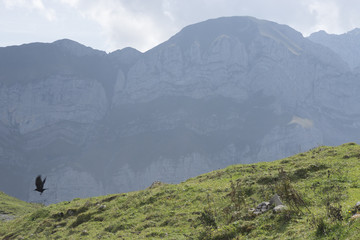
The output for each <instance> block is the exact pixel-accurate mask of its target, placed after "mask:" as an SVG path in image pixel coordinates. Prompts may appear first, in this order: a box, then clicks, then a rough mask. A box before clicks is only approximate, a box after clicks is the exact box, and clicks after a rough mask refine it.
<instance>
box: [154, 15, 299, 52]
mask: <svg viewBox="0 0 360 240" xmlns="http://www.w3.org/2000/svg"><path fill="white" fill-rule="evenodd" d="M219 36H228V37H230V38H236V39H238V40H239V41H240V42H242V43H243V44H244V45H248V44H250V43H251V42H253V41H254V40H255V39H256V38H258V37H265V38H271V39H273V40H275V41H277V42H280V43H281V44H283V45H285V46H286V47H288V48H289V49H292V50H296V49H298V47H297V45H298V43H299V42H301V40H302V39H303V36H302V34H301V33H299V32H297V31H295V30H294V29H292V28H290V27H289V26H286V25H281V24H277V23H275V22H271V21H267V20H261V19H257V18H254V17H248V16H234V17H221V18H216V19H209V20H206V21H204V22H200V23H196V24H192V25H189V26H187V27H185V28H183V29H182V30H181V31H180V32H179V33H177V34H175V35H174V36H173V37H171V38H170V39H169V40H168V41H167V42H165V43H164V44H177V45H178V46H180V47H181V48H183V49H186V48H189V46H191V45H192V44H193V43H194V42H197V43H199V44H200V45H201V46H202V47H203V48H205V49H206V48H207V47H208V46H210V45H211V43H212V42H213V40H214V39H216V38H218V37H219ZM161 45H162V44H161ZM161 45H160V46H161ZM296 51H297V50H296Z"/></svg>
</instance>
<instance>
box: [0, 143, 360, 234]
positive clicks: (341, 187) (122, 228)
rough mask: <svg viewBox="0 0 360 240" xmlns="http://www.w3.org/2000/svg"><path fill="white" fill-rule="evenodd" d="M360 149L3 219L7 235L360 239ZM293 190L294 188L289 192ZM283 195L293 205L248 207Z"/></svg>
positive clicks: (321, 151)
mask: <svg viewBox="0 0 360 240" xmlns="http://www.w3.org/2000/svg"><path fill="white" fill-rule="evenodd" d="M359 164H360V146H359V145H356V144H354V143H348V144H344V145H342V146H338V147H326V146H321V147H318V148H314V149H312V150H310V151H308V152H304V153H300V154H297V155H294V156H292V157H288V158H285V159H281V160H278V161H274V162H263V163H256V164H244V165H243V164H240V165H233V166H229V167H227V168H225V169H221V170H217V171H213V172H210V173H207V174H203V175H200V176H197V177H194V178H192V179H188V180H186V181H184V182H182V183H180V184H176V185H173V184H164V183H161V182H154V183H153V184H152V185H151V186H150V187H148V188H146V189H144V190H141V191H138V192H130V193H123V194H113V195H108V196H101V197H92V198H87V199H78V198H77V199H74V200H72V201H70V202H62V203H57V204H52V205H50V206H47V207H43V208H41V209H38V210H34V211H33V212H31V213H30V214H28V215H23V216H22V217H20V218H17V219H15V220H13V221H10V222H7V223H4V224H0V237H1V238H3V239H19V238H24V239H27V238H30V239H33V238H36V239H48V238H49V237H50V238H52V239H96V238H102V239H148V238H151V239H259V240H260V239H280V240H284V239H329V240H330V239H339V240H343V239H348V240H356V239H358V236H359V228H360V218H356V216H358V215H356V214H359V213H360V209H359V208H358V209H356V208H355V204H356V203H357V202H358V201H359V199H360V194H359V187H360V179H359V177H358V169H359ZM286 189H287V190H286ZM275 193H277V194H278V195H279V196H280V200H281V201H282V203H283V204H285V206H287V208H288V209H287V210H285V211H282V212H277V213H274V212H273V210H272V209H273V208H274V206H271V209H270V210H269V211H267V212H265V213H263V214H260V215H256V214H252V213H251V212H250V211H249V210H250V209H251V208H255V207H256V206H258V205H259V204H260V203H262V202H267V201H269V200H270V198H272V197H273V196H274V194H275Z"/></svg>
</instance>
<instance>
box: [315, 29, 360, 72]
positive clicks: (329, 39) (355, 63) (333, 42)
mask: <svg viewBox="0 0 360 240" xmlns="http://www.w3.org/2000/svg"><path fill="white" fill-rule="evenodd" d="M309 39H310V40H311V41H314V42H316V43H319V44H321V45H324V46H326V47H328V48H330V49H331V50H333V51H334V52H335V53H337V54H339V56H340V57H341V58H342V59H343V60H344V61H346V62H347V63H348V64H349V66H350V67H351V68H352V69H354V70H356V69H357V71H358V70H359V68H360V48H359V41H360V29H359V28H355V29H353V30H351V31H349V32H347V33H344V34H340V35H336V34H328V33H326V32H325V31H323V30H322V31H319V32H316V33H313V34H311V35H310V36H309Z"/></svg>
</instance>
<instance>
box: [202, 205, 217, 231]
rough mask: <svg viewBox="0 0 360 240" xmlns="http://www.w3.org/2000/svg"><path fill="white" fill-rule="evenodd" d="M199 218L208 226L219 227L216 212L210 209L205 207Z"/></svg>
mask: <svg viewBox="0 0 360 240" xmlns="http://www.w3.org/2000/svg"><path fill="white" fill-rule="evenodd" d="M198 219H199V220H200V222H201V223H202V224H204V225H206V226H209V227H214V228H217V224H216V221H215V217H214V213H213V212H212V211H211V210H210V209H207V208H205V209H204V211H203V212H201V215H200V216H199V217H198Z"/></svg>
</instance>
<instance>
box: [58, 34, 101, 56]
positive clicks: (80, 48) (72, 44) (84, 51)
mask: <svg viewBox="0 0 360 240" xmlns="http://www.w3.org/2000/svg"><path fill="white" fill-rule="evenodd" d="M52 44H54V45H56V46H59V47H61V48H64V49H66V50H68V51H70V52H71V53H73V54H74V55H76V56H88V55H94V54H95V55H104V54H106V53H105V52H104V51H100V50H96V49H93V48H91V47H87V46H84V45H82V44H80V43H78V42H76V41H73V40H71V39H66V38H65V39H60V40H57V41H55V42H53V43H52Z"/></svg>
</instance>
